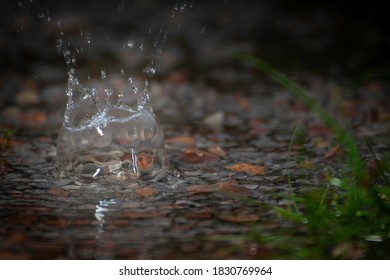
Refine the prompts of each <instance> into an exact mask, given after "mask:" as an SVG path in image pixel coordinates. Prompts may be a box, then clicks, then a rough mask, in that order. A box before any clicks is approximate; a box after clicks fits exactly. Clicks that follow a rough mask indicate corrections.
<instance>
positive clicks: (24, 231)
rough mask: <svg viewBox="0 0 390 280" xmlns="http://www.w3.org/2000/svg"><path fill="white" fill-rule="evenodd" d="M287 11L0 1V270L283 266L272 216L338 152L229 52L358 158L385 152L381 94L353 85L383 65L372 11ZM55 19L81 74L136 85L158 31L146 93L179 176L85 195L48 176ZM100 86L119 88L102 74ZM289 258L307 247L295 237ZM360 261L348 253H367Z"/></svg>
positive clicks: (291, 230) (53, 133)
mask: <svg viewBox="0 0 390 280" xmlns="http://www.w3.org/2000/svg"><path fill="white" fill-rule="evenodd" d="M9 2H10V1H9ZM285 2H287V1H280V2H279V1H276V2H275V1H259V2H258V3H257V4H252V2H251V5H249V4H245V3H241V2H240V3H241V4H238V3H234V4H233V3H232V2H230V1H220V3H218V4H215V3H214V4H213V5H211V4H209V3H207V1H199V2H195V3H194V4H193V7H192V9H189V8H187V9H186V10H185V11H184V12H183V13H181V12H180V11H179V12H177V11H178V10H177V9H176V10H175V9H174V6H175V5H174V4H172V5H170V6H169V5H167V6H163V7H160V6H156V5H155V4H154V3H153V1H145V2H144V1H142V3H143V4H141V3H138V4H137V3H136V4H134V3H132V4H131V5H130V4H128V3H127V2H126V1H124V2H122V1H118V3H113V2H111V1H110V2H109V4H103V3H99V1H98V3H96V1H95V2H94V4H90V5H87V4H82V5H83V6H79V5H81V4H80V3H77V4H72V3H68V4H65V3H62V4H61V5H60V4H57V5H54V4H50V3H51V2H48V3H44V1H41V2H39V3H38V2H36V1H24V2H23V1H21V2H18V3H21V4H22V5H21V6H20V5H19V4H18V3H16V2H15V3H13V2H12V3H6V4H1V5H6V8H5V9H3V12H4V11H7V12H5V14H4V19H5V24H3V25H2V26H1V28H2V30H1V32H2V35H1V37H0V51H1V55H0V57H1V62H0V63H1V76H0V117H1V122H0V128H1V130H2V132H1V134H0V137H1V138H0V140H1V142H0V145H1V148H0V151H1V156H0V178H1V179H0V180H1V181H0V182H1V184H0V240H1V242H0V258H1V259H249V258H266V259H267V258H291V257H292V258H297V257H299V256H296V255H295V256H294V255H289V252H290V249H291V248H289V246H290V245H289V242H288V241H286V240H284V241H281V242H284V243H285V245H284V246H275V243H272V244H271V243H267V242H266V241H264V240H267V239H269V238H270V237H272V236H277V235H278V234H280V233H288V234H287V235H286V236H287V240H288V236H289V235H290V236H294V237H297V236H300V237H302V236H303V237H304V236H305V234H306V229H305V225H304V224H302V225H297V224H293V223H292V222H290V221H289V220H287V219H285V218H282V217H280V216H279V215H277V213H276V212H275V211H274V209H273V208H272V206H282V207H285V206H286V205H287V204H290V203H291V201H290V200H289V199H288V197H289V193H290V192H291V191H293V192H295V193H296V194H299V193H302V192H305V190H307V189H309V188H313V187H315V186H320V185H321V183H322V182H324V181H325V180H326V176H327V174H338V171H339V170H341V169H342V168H343V167H344V166H345V154H344V152H343V149H342V148H341V147H339V145H338V144H337V143H336V141H335V139H334V135H333V133H332V132H331V131H330V130H329V129H328V128H327V127H326V126H325V125H324V124H323V123H322V122H321V120H320V119H319V118H318V117H317V116H316V115H315V113H314V112H311V111H310V110H309V109H308V108H307V107H306V106H305V105H304V104H303V103H302V102H300V101H299V100H297V99H296V98H295V97H294V96H293V95H291V94H290V93H289V92H288V91H287V90H286V89H284V88H282V87H279V86H278V85H277V84H275V83H274V82H273V81H272V80H271V79H269V78H267V77H266V76H264V74H262V73H261V72H260V71H258V70H256V69H254V68H253V67H252V66H250V65H249V64H248V63H245V62H243V61H240V59H239V58H237V57H236V56H235V52H236V51H237V50H238V51H243V52H248V53H252V54H255V55H258V56H260V57H261V58H263V59H265V60H266V61H268V62H269V63H271V64H272V65H275V66H276V67H277V68H278V69H281V70H283V71H286V73H288V74H289V77H291V79H293V80H294V81H296V82H298V83H299V84H300V85H301V86H302V87H303V88H304V89H305V90H307V92H308V93H309V94H310V95H311V96H312V97H314V98H315V99H316V100H318V101H319V102H320V103H321V104H322V105H323V106H324V108H326V109H327V110H328V111H329V112H331V114H332V116H334V117H335V118H336V119H337V120H338V121H339V122H340V123H341V124H342V125H343V126H345V127H349V128H351V132H352V133H353V135H354V137H355V138H356V139H357V140H358V143H359V148H360V151H361V153H362V155H363V157H365V158H367V160H372V153H371V152H370V151H369V149H368V147H367V145H366V144H365V142H366V140H367V139H369V141H370V143H371V147H372V149H373V150H374V151H375V153H377V154H381V155H385V154H388V152H389V133H390V124H389V120H390V111H389V108H390V104H389V103H390V101H389V98H388V97H389V84H388V82H386V80H385V79H382V78H381V79H379V78H373V79H366V80H364V79H363V80H364V82H362V83H360V84H359V83H356V82H355V80H354V78H356V77H358V76H359V74H360V73H363V72H365V71H369V70H371V69H373V68H379V67H386V66H387V65H388V63H389V57H388V56H386V55H385V51H384V50H386V49H387V47H388V46H389V40H390V39H389V38H388V36H386V28H385V26H384V20H383V18H382V17H381V15H382V14H383V11H382V10H381V9H380V8H379V7H371V6H370V7H367V8H363V6H362V7H360V6H359V3H357V10H356V11H355V12H351V11H350V10H349V7H346V6H340V7H339V8H338V9H335V8H333V7H331V6H327V5H326V4H325V2H324V3H322V2H318V3H317V4H311V5H309V6H302V7H301V6H291V4H289V5H288V4H287V3H285ZM83 3H84V2H83ZM178 3H179V2H178ZM183 3H185V2H180V3H179V6H177V7H183ZM373 6H375V5H373ZM130 7H131V8H130ZM137 9H139V10H137ZM179 10H180V9H179ZM134 11H136V12H134ZM138 11H141V12H138ZM172 11H176V14H175V15H176V17H174V18H172V17H171V13H172ZM39 15H40V16H39ZM56 17H58V18H61V19H63V28H64V29H65V30H66V32H67V34H70V37H71V39H72V40H74V41H75V42H81V41H82V40H84V41H85V39H86V38H87V35H86V34H90V36H91V38H92V44H91V46H92V47H90V49H89V50H88V55H86V56H85V57H83V56H80V59H79V67H80V68H81V69H89V70H88V71H92V72H93V71H95V72H97V73H99V72H100V70H101V68H102V67H104V69H106V70H108V72H110V70H111V69H112V72H115V71H119V69H120V68H121V67H122V66H123V65H125V67H127V68H126V69H127V70H129V71H132V73H134V74H132V75H134V76H135V77H136V78H139V79H142V78H144V76H143V73H142V69H143V68H144V67H145V65H147V64H148V63H149V61H150V57H151V56H153V51H154V49H153V47H149V49H148V40H149V39H150V38H152V37H153V36H152V35H155V34H158V32H159V30H160V29H161V28H166V30H168V37H167V38H168V39H167V42H166V43H165V44H164V48H163V55H162V56H161V57H160V72H159V73H158V74H157V75H156V76H154V77H153V78H150V79H149V82H150V95H151V98H152V99H151V100H152V101H151V102H152V104H153V108H154V110H155V113H156V115H157V117H158V119H159V121H160V123H161V125H162V127H163V129H164V133H165V137H166V148H167V153H168V157H169V160H170V162H171V163H172V165H173V166H174V167H175V168H176V169H177V170H178V171H179V172H180V174H181V176H180V177H174V176H170V177H168V178H165V179H163V180H162V181H160V182H139V183H130V182H129V183H125V184H120V185H119V184H107V185H98V184H97V183H94V182H85V181H77V180H76V181H74V180H70V179H69V180H68V179H55V178H53V177H52V176H51V171H52V170H53V164H54V160H55V157H56V149H55V145H56V137H57V132H58V128H59V125H60V124H61V122H62V115H63V111H64V108H65V103H66V95H65V90H66V82H67V81H66V79H67V73H66V72H67V70H66V65H65V62H64V60H63V58H62V56H61V55H60V54H58V53H57V49H56V47H55V44H56V40H57V38H58V29H57V28H56ZM49 18H50V20H49ZM81 29H83V32H82V34H81V33H80V30H81ZM149 29H151V30H152V32H151V34H152V35H150V37H148V35H147V34H149ZM153 32H154V33H153ZM145 34H146V35H145ZM88 36H89V35H88ZM153 38H155V37H153ZM130 39H131V40H134V42H136V43H139V42H145V50H144V51H143V52H138V53H136V54H133V55H130V56H129V55H128V54H127V53H126V52H124V51H123V48H124V44H126V43H127V42H129V40H130ZM151 42H152V43H153V39H152V41H151ZM84 43H85V42H84ZM80 44H81V43H80ZM149 46H150V45H149ZM102 65H103V66H102ZM370 73H374V72H370ZM369 75H370V74H367V75H366V76H363V78H364V77H367V76H368V77H370V76H369ZM384 76H386V74H385V75H384ZM92 79H94V78H92ZM95 79H97V78H95ZM360 81H362V80H360ZM109 82H110V83H112V84H117V83H123V80H122V78H121V77H120V76H118V75H114V74H113V75H111V76H110V78H109ZM297 126H299V127H300V129H299V130H297V131H298V132H297V134H296V139H294V145H292V146H291V145H290V141H291V137H292V135H293V132H294V129H295V128H296V127H297ZM289 151H290V152H289ZM288 175H291V180H292V182H288ZM300 246H302V247H304V246H308V244H306V243H305V241H304V238H303V239H302V242H301V244H300ZM330 250H332V248H330ZM370 254H371V253H370V250H369V249H367V250H366V251H363V252H361V251H359V253H356V254H353V255H350V256H349V257H350V258H369V257H370V256H371V257H373V256H374V257H375V255H370ZM330 255H332V254H330ZM333 256H334V257H337V252H336V251H334V254H333ZM300 257H302V258H304V256H300Z"/></svg>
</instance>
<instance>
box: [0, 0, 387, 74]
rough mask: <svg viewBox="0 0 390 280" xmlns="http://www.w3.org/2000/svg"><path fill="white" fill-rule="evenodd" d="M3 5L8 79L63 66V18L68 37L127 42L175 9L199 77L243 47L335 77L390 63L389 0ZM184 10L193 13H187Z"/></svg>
mask: <svg viewBox="0 0 390 280" xmlns="http://www.w3.org/2000/svg"><path fill="white" fill-rule="evenodd" d="M0 6H1V7H2V8H1V9H0V12H1V25H0V68H1V69H0V71H1V75H4V74H6V73H8V74H10V73H19V74H26V75H30V74H31V71H33V68H34V65H36V64H37V63H38V64H39V63H40V64H42V63H43V64H44V63H47V62H49V63H52V64H58V65H60V64H61V63H62V64H63V59H62V57H61V55H59V54H58V53H57V52H56V48H55V44H56V38H57V35H58V30H57V29H56V21H57V20H58V19H62V20H64V21H67V22H70V23H68V25H67V28H68V29H69V30H68V31H72V30H71V29H72V28H73V29H76V30H80V28H85V26H88V27H87V28H85V29H89V30H90V31H91V34H92V36H102V37H104V36H105V37H107V36H110V38H114V37H116V38H122V39H118V40H124V39H125V38H126V36H127V37H129V36H130V34H147V33H148V29H151V28H152V29H158V28H165V27H166V26H167V25H169V24H168V23H171V22H172V21H174V20H175V19H172V16H171V14H172V11H175V7H176V11H177V15H176V18H179V17H180V19H179V20H178V22H176V25H172V24H171V25H170V26H169V27H168V29H171V30H170V32H169V37H168V42H169V43H168V44H167V46H166V48H169V47H170V45H169V44H176V47H177V48H179V49H180V48H181V50H180V51H181V58H182V59H181V62H180V63H179V64H180V65H177V67H186V68H187V70H188V71H189V72H190V75H191V76H192V77H196V76H197V75H198V74H199V75H200V78H201V77H202V73H204V69H205V68H206V69H207V67H213V66H215V65H217V64H218V65H219V67H220V66H221V65H222V66H223V65H224V64H227V63H233V62H232V61H233V60H234V58H232V57H229V51H233V50H237V49H239V50H244V51H247V52H250V53H253V54H256V55H258V56H260V57H261V58H262V59H264V60H266V61H267V62H269V63H271V64H272V65H274V66H276V67H278V68H281V69H287V70H293V71H305V72H313V73H320V74H325V75H330V76H334V77H337V76H347V77H348V76H351V77H354V76H356V75H358V74H360V73H361V72H364V71H366V70H369V69H372V68H386V67H388V66H389V64H390V58H389V55H388V54H389V46H390V37H389V29H388V27H389V25H388V10H387V9H386V8H385V1H338V2H337V3H334V2H330V1H287V0H277V1H275V0H258V1H232V0H217V1H205V0H197V1H176V2H175V1H152V0H147V1H125V0H123V1H122V0H114V1H102V0H92V1H38V0H24V1H10V0H7V1H2V2H1V4H0ZM189 6H192V8H191V9H190V8H188V7H189ZM181 7H183V8H184V7H186V9H185V11H184V12H183V13H180V8H181ZM72 20H73V22H74V23H73V26H72V23H71V22H72ZM49 21H50V22H49ZM172 26H175V27H176V26H179V27H180V28H173V27H172ZM78 32H79V31H78ZM140 36H141V35H140ZM95 42H96V41H95ZM94 46H95V47H96V48H102V47H103V46H104V47H109V46H107V45H104V44H100V45H99V44H97V43H95V45H94ZM223 55H224V58H222V56H223ZM213 56H214V57H213Z"/></svg>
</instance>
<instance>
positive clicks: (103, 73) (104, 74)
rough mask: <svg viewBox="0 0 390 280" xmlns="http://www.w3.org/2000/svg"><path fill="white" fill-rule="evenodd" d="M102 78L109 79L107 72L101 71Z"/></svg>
mask: <svg viewBox="0 0 390 280" xmlns="http://www.w3.org/2000/svg"><path fill="white" fill-rule="evenodd" d="M100 77H101V78H102V80H105V79H106V78H107V73H106V70H104V69H102V70H100Z"/></svg>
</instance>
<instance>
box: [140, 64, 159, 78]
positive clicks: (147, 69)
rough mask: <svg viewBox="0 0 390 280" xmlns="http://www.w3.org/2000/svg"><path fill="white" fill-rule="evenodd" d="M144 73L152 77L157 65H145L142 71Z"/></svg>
mask: <svg viewBox="0 0 390 280" xmlns="http://www.w3.org/2000/svg"><path fill="white" fill-rule="evenodd" d="M142 72H143V73H144V74H146V75H147V76H149V77H153V76H154V75H155V74H156V73H157V67H154V66H152V65H148V66H146V67H145V68H144V69H143V71H142Z"/></svg>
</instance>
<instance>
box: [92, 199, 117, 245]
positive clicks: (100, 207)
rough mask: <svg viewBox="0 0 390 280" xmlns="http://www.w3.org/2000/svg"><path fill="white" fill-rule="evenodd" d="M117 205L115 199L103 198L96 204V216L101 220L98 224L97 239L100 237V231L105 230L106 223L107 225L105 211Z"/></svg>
mask: <svg viewBox="0 0 390 280" xmlns="http://www.w3.org/2000/svg"><path fill="white" fill-rule="evenodd" d="M112 205H115V200H114V199H109V200H101V201H99V203H98V204H97V205H96V209H95V218H96V220H97V221H98V222H99V224H98V226H97V232H98V234H97V235H96V239H99V238H100V236H99V233H103V232H104V225H105V213H106V212H108V211H109V209H108V207H109V206H112Z"/></svg>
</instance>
